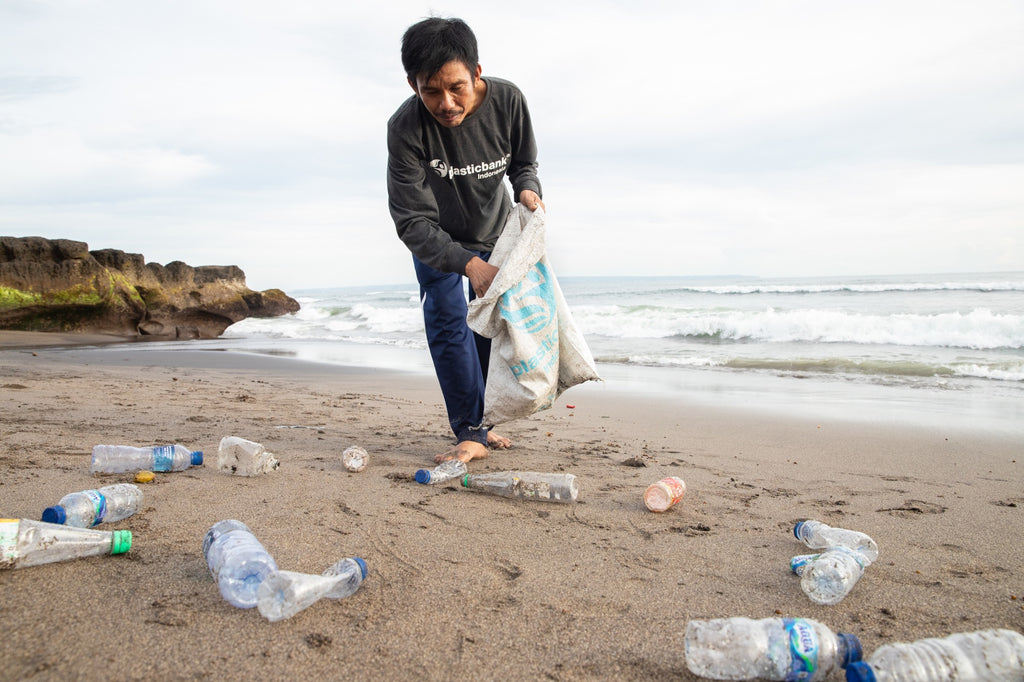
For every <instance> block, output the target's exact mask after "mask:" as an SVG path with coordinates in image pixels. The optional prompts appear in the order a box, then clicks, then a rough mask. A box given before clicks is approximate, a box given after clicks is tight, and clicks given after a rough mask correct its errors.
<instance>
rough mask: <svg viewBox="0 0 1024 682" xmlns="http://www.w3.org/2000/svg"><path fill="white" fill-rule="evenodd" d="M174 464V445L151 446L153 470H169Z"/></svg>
mask: <svg viewBox="0 0 1024 682" xmlns="http://www.w3.org/2000/svg"><path fill="white" fill-rule="evenodd" d="M172 466H174V446H173V445H159V446H157V447H155V448H153V471H170V470H171V467H172Z"/></svg>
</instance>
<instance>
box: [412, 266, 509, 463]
mask: <svg viewBox="0 0 1024 682" xmlns="http://www.w3.org/2000/svg"><path fill="white" fill-rule="evenodd" d="M473 253H475V254H476V255H477V256H480V257H481V258H482V259H484V260H485V261H486V260H487V259H488V258H489V257H490V255H491V254H490V253H480V252H476V251H474V252H473ZM413 264H414V266H415V267H416V280H417V281H418V282H419V285H420V304H421V307H422V308H423V326H424V328H425V329H426V332H427V346H428V347H429V348H430V357H431V359H433V361H434V373H435V374H436V375H437V381H438V383H439V384H440V385H441V394H442V395H443V396H444V404H445V408H446V409H447V411H448V423H449V424H451V427H452V431H454V432H455V438H456V440H457V441H458V442H460V443H461V442H462V441H464V440H471V441H476V442H477V443H483V444H484V445H486V444H487V429H485V428H479V427H480V425H481V422H482V421H483V418H484V386H485V384H486V382H487V363H488V361H489V360H490V357H491V340H490V339H488V338H484V337H483V336H480V335H479V334H476V333H475V332H474V331H473V330H472V329H470V328H469V325H467V324H466V312H467V311H468V302H467V300H466V292H465V290H464V286H463V275H460V274H458V273H454V272H441V271H440V270H435V269H434V268H432V267H430V266H429V265H426V264H424V263H423V262H421V261H420V260H419V259H418V258H416V257H415V256H413ZM474 298H476V296H475V295H474V294H473V288H472V287H469V300H470V301H472V300H473V299H474Z"/></svg>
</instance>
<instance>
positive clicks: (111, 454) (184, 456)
mask: <svg viewBox="0 0 1024 682" xmlns="http://www.w3.org/2000/svg"><path fill="white" fill-rule="evenodd" d="M202 463H203V453H202V452H201V451H199V450H197V451H195V452H193V451H191V450H189V449H188V448H186V447H185V446H184V445H152V446H149V447H142V448H137V447H134V446H131V445H97V446H95V447H93V449H92V464H91V466H90V467H89V471H91V472H92V473H94V474H97V473H100V474H120V473H125V472H128V471H144V470H145V471H184V470H185V469H188V468H189V467H190V466H198V465H200V464H202Z"/></svg>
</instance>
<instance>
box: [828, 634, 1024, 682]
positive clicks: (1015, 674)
mask: <svg viewBox="0 0 1024 682" xmlns="http://www.w3.org/2000/svg"><path fill="white" fill-rule="evenodd" d="M846 680H847V682H1020V681H1021V680H1024V635H1022V634H1021V633H1019V632H1015V631H1013V630H979V631H977V632H961V633H957V634H954V635H950V636H948V637H945V638H943V639H939V638H930V639H921V640H918V641H916V642H912V643H909V644H907V643H897V644H886V645H884V646H880V647H878V648H877V649H875V651H874V652H873V653H872V654H871V656H869V657H868V659H867V660H866V661H863V662H860V663H854V664H853V665H851V666H850V667H848V668H847V669H846Z"/></svg>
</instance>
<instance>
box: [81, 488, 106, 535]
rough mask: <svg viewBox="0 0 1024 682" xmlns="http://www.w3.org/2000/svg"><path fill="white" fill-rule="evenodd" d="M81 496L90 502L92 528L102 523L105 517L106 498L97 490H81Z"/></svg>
mask: <svg viewBox="0 0 1024 682" xmlns="http://www.w3.org/2000/svg"><path fill="white" fill-rule="evenodd" d="M82 494H83V495H85V496H86V497H88V498H89V501H90V502H92V515H93V516H92V518H93V521H92V524H91V525H93V526H95V525H97V524H99V523H103V519H104V518H105V517H106V515H107V498H105V497H104V496H103V493H101V492H100V491H99V490H83V491H82Z"/></svg>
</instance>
